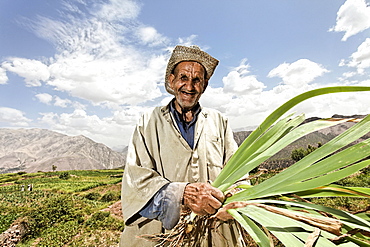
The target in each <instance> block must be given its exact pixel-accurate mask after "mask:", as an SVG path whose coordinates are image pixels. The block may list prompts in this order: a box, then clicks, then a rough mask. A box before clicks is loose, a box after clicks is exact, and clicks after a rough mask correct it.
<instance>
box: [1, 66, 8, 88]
mask: <svg viewBox="0 0 370 247" xmlns="http://www.w3.org/2000/svg"><path fill="white" fill-rule="evenodd" d="M7 81H8V76H7V75H6V70H5V69H3V68H1V67H0V85H1V84H6V83H7Z"/></svg>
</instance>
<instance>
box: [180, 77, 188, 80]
mask: <svg viewBox="0 0 370 247" xmlns="http://www.w3.org/2000/svg"><path fill="white" fill-rule="evenodd" d="M180 79H181V80H182V81H187V80H188V78H187V77H186V76H181V77H180Z"/></svg>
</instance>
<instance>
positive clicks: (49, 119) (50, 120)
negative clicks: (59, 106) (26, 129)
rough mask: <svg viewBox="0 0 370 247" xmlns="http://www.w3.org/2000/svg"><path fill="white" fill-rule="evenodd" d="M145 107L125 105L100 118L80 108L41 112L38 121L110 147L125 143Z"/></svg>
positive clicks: (51, 127)
mask: <svg viewBox="0 0 370 247" xmlns="http://www.w3.org/2000/svg"><path fill="white" fill-rule="evenodd" d="M144 110H145V109H144V108H141V107H127V108H124V109H121V110H120V111H114V112H113V114H112V116H110V117H105V118H100V117H99V116H98V115H95V114H94V115H89V114H88V113H87V112H86V111H84V110H82V109H76V110H75V111H74V112H72V113H62V114H57V113H53V112H48V113H41V115H42V117H41V118H40V119H39V121H40V123H42V124H44V125H47V126H49V128H50V129H52V130H56V131H59V132H62V133H65V134H68V135H84V136H87V137H89V138H91V139H92V140H94V141H96V142H101V143H104V144H106V145H108V146H110V147H116V146H124V145H127V144H128V142H129V139H130V137H131V134H132V131H133V128H134V125H135V124H136V123H137V121H138V119H139V117H140V115H141V114H142V113H143V111H144Z"/></svg>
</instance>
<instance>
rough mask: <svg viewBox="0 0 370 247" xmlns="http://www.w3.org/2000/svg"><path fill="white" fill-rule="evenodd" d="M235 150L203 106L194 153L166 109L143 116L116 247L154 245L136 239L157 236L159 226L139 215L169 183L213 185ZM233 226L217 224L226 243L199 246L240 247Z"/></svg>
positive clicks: (132, 148)
mask: <svg viewBox="0 0 370 247" xmlns="http://www.w3.org/2000/svg"><path fill="white" fill-rule="evenodd" d="M236 149H237V144H236V143H235V141H234V139H233V134H232V131H231V128H230V126H229V124H228V122H227V120H226V119H225V118H223V117H222V116H221V114H220V113H219V112H217V111H215V110H211V109H207V108H202V110H201V112H200V113H199V115H198V120H197V122H196V126H195V133H194V149H191V148H190V146H189V145H188V143H187V142H186V140H185V139H184V138H183V137H182V136H181V133H180V131H179V129H178V127H177V124H176V122H175V120H174V118H173V116H172V114H171V113H170V111H169V106H164V107H157V108H155V109H154V110H153V111H151V112H149V113H146V114H144V115H143V116H142V118H141V119H140V121H139V123H138V125H137V126H136V129H135V131H134V133H133V136H132V138H131V142H130V144H129V150H128V156H127V162H126V167H125V171H124V174H123V180H122V211H123V215H124V218H125V220H126V227H125V229H124V232H123V234H122V237H121V242H120V246H129V247H134V246H140V247H144V246H154V245H155V244H154V243H151V242H148V241H146V240H142V239H139V238H137V236H140V235H143V234H157V233H161V231H163V230H162V225H161V222H159V221H157V220H149V219H145V218H143V217H140V215H138V212H139V211H140V210H141V209H142V208H143V207H144V206H145V205H146V204H147V203H148V201H149V200H150V199H151V198H152V197H153V196H154V195H155V194H156V192H157V191H158V190H159V189H160V188H161V187H162V186H164V185H165V184H167V183H169V182H186V183H187V182H189V183H194V182H207V181H209V180H211V181H213V180H214V179H215V178H216V176H217V175H218V174H219V173H220V171H221V169H222V167H223V165H224V164H225V163H226V161H227V160H228V159H229V158H230V157H231V155H232V154H233V153H234V152H235V150H236ZM181 196H182V195H180V197H181ZM234 227H235V226H234V225H230V224H222V226H221V228H224V229H223V230H222V231H223V233H222V234H223V235H224V236H225V237H227V238H228V239H229V240H228V241H227V242H224V240H223V239H224V238H223V237H218V238H217V237H212V241H214V243H213V244H211V243H204V244H203V245H202V246H239V245H237V244H236V242H238V240H237V239H238V234H236V232H235V231H234V230H232V229H231V228H234ZM218 235H220V234H218ZM220 241H221V242H222V243H221V242H220Z"/></svg>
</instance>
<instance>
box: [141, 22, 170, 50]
mask: <svg viewBox="0 0 370 247" xmlns="http://www.w3.org/2000/svg"><path fill="white" fill-rule="evenodd" d="M137 36H138V38H139V39H140V40H141V42H142V43H143V44H144V45H149V46H157V45H166V44H167V43H168V42H169V40H168V38H166V37H164V36H162V35H161V34H160V33H158V32H157V30H156V29H155V28H154V27H139V28H138V31H137Z"/></svg>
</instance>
